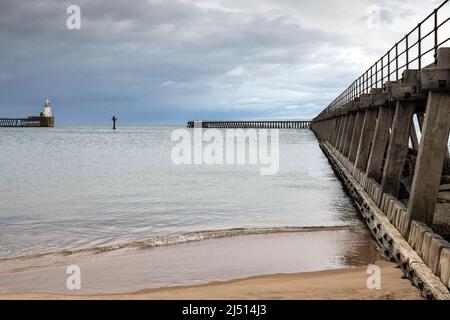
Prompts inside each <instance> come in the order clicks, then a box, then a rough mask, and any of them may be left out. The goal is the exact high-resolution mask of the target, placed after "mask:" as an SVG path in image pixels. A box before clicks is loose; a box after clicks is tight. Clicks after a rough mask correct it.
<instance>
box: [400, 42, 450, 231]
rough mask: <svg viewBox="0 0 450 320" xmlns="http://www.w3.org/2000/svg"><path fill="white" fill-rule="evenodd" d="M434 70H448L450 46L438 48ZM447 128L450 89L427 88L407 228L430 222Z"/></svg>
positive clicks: (444, 149)
mask: <svg viewBox="0 0 450 320" xmlns="http://www.w3.org/2000/svg"><path fill="white" fill-rule="evenodd" d="M436 67H437V70H438V69H447V70H450V49H449V48H441V49H439V50H438V56H437V66H436ZM449 130H450V92H449V91H433V90H432V91H431V92H430V93H429V96H428V102H427V108H426V112H425V121H424V123H423V129H422V138H421V141H420V146H419V154H418V157H417V163H416V168H415V172H414V178H413V184H412V188H411V195H410V199H409V204H408V211H407V220H408V229H409V226H410V225H411V222H412V221H413V220H418V221H423V222H425V223H427V224H428V225H429V226H431V225H432V224H433V218H434V211H435V209H436V200H437V196H438V193H439V186H440V179H441V175H442V170H443V165H444V160H445V158H446V156H447V144H448V136H449Z"/></svg>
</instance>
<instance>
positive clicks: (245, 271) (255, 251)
mask: <svg viewBox="0 0 450 320" xmlns="http://www.w3.org/2000/svg"><path fill="white" fill-rule="evenodd" d="M382 259H384V258H383V255H382V253H381V252H379V251H378V249H377V247H376V244H375V243H374V240H373V239H372V237H371V235H370V234H369V232H368V231H367V230H365V229H354V228H344V229H339V230H320V231H317V230H316V231H314V232H298V233H276V234H253V235H239V236H233V237H226V238H219V239H208V240H202V241H194V242H188V243H183V244H178V245H169V246H162V247H152V248H127V249H123V250H116V251H109V252H100V253H97V254H91V253H87V252H83V253H78V254H72V255H50V256H40V257H35V258H32V259H18V260H9V261H3V263H0V293H1V294H14V293H18V292H31V293H33V292H36V293H38V292H48V293H53V294H79V295H103V294H122V293H129V292H139V291H141V290H147V289H156V288H167V287H176V286H191V285H203V284H208V283H212V282H216V281H231V280H234V279H245V278H248V277H253V276H259V275H272V274H293V273H304V272H316V271H324V270H336V269H347V268H351V267H363V266H367V265H368V264H373V263H374V262H376V261H378V260H382ZM74 265H75V267H76V268H78V269H79V270H80V282H81V286H80V290H79V291H78V292H73V291H72V290H70V289H68V287H67V279H68V277H69V274H70V273H71V272H70V271H68V268H69V267H71V266H74Z"/></svg>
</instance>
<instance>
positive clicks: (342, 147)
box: [337, 115, 350, 153]
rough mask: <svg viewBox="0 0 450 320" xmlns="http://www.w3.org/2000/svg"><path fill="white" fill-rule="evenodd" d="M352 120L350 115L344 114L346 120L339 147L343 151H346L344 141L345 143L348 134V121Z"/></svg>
mask: <svg viewBox="0 0 450 320" xmlns="http://www.w3.org/2000/svg"><path fill="white" fill-rule="evenodd" d="M349 122H350V115H345V116H344V122H343V126H342V132H341V136H340V138H339V145H338V147H337V149H338V150H339V151H340V152H341V153H342V152H343V151H344V143H345V138H346V134H347V129H348V123H349Z"/></svg>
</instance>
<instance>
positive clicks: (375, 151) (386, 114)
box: [367, 106, 394, 183]
mask: <svg viewBox="0 0 450 320" xmlns="http://www.w3.org/2000/svg"><path fill="white" fill-rule="evenodd" d="M393 117H394V109H393V108H392V107H390V106H383V107H381V108H380V110H379V112H378V120H377V124H376V127H375V135H374V137H373V143H372V148H371V150H370V157H369V162H368V164H367V177H368V178H369V179H374V180H375V181H377V182H378V183H380V182H381V178H382V175H383V173H382V171H381V169H382V167H383V160H384V154H385V152H386V146H387V144H388V141H389V135H390V133H389V130H390V128H391V124H392V119H393Z"/></svg>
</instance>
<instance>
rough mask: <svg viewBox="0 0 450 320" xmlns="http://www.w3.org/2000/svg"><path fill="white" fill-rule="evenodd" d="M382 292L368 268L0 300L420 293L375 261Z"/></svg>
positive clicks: (414, 296) (408, 296)
mask: <svg viewBox="0 0 450 320" xmlns="http://www.w3.org/2000/svg"><path fill="white" fill-rule="evenodd" d="M377 265H378V266H380V267H381V272H382V285H381V290H369V289H368V288H367V285H366V281H367V277H368V275H367V268H366V267H358V268H350V269H340V270H327V271H321V272H307V273H297V274H278V275H267V276H256V277H251V278H247V279H242V280H233V281H226V282H214V283H210V284H206V285H199V286H185V287H173V288H160V289H148V290H141V291H138V292H135V293H130V294H118V295H88V296H76V295H63V294H44V293H20V294H11V295H0V299H1V300H9V299H14V300H20V299H39V300H40V299H57V300H60V299H61V300H65V299H75V300H79V299H81V300H88V299H106V300H110V299H131V300H192V299H193V300H279V299H283V300H317V299H319V300H322V299H324V300H419V299H422V298H421V296H420V293H419V291H418V290H417V289H416V288H415V287H413V286H412V284H411V283H410V282H409V281H408V280H407V279H403V278H402V275H403V274H402V271H401V270H400V269H399V268H397V267H396V266H395V264H392V263H390V262H386V261H378V262H377Z"/></svg>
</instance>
